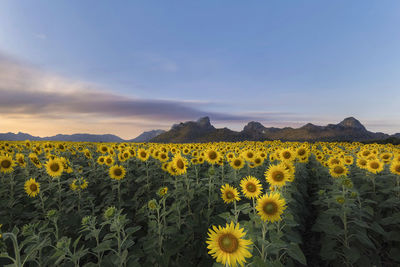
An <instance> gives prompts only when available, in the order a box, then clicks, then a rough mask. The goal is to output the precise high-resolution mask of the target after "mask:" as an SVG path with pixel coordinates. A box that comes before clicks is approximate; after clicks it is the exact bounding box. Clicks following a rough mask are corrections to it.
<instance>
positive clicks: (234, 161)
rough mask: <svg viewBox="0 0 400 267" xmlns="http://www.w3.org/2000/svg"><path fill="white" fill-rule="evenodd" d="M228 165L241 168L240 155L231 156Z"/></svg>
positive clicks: (242, 164) (241, 159)
mask: <svg viewBox="0 0 400 267" xmlns="http://www.w3.org/2000/svg"><path fill="white" fill-rule="evenodd" d="M229 165H231V167H232V168H233V169H235V170H239V169H241V168H243V166H244V160H243V158H242V157H237V158H233V159H232V160H231V161H230V162H229Z"/></svg>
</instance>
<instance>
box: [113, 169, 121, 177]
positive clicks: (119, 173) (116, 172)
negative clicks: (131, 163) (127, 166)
mask: <svg viewBox="0 0 400 267" xmlns="http://www.w3.org/2000/svg"><path fill="white" fill-rule="evenodd" d="M114 174H115V176H121V175H122V170H121V169H119V168H118V169H115V170H114Z"/></svg>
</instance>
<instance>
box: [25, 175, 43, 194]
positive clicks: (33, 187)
mask: <svg viewBox="0 0 400 267" xmlns="http://www.w3.org/2000/svg"><path fill="white" fill-rule="evenodd" d="M24 187H25V192H26V193H27V194H28V196H30V197H36V196H37V194H39V192H40V184H39V183H38V182H36V180H35V179H33V178H31V179H29V180H28V181H26V182H25V186H24Z"/></svg>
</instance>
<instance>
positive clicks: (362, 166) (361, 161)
mask: <svg viewBox="0 0 400 267" xmlns="http://www.w3.org/2000/svg"><path fill="white" fill-rule="evenodd" d="M367 163H368V161H367V160H366V159H364V158H358V159H357V166H358V167H359V168H360V169H366V168H367Z"/></svg>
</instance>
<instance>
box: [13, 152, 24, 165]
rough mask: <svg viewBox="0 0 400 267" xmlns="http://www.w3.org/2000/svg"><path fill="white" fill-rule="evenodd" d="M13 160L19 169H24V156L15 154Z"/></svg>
mask: <svg viewBox="0 0 400 267" xmlns="http://www.w3.org/2000/svg"><path fill="white" fill-rule="evenodd" d="M15 160H16V161H17V162H18V165H19V166H20V167H22V168H25V167H26V161H25V156H24V154H21V153H17V155H15Z"/></svg>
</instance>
